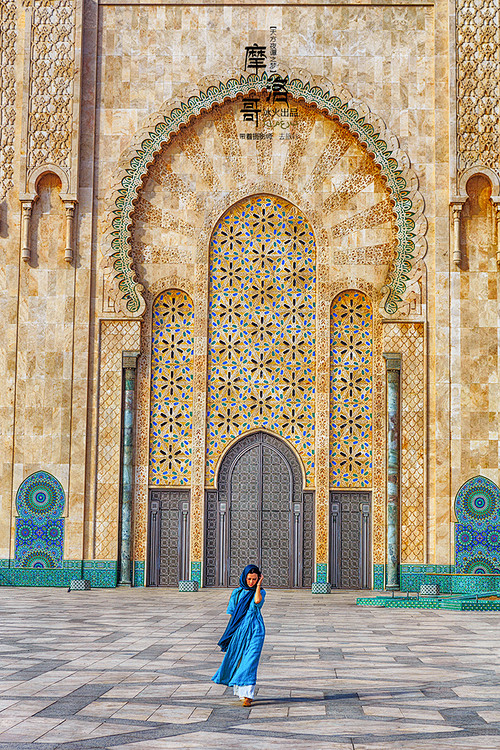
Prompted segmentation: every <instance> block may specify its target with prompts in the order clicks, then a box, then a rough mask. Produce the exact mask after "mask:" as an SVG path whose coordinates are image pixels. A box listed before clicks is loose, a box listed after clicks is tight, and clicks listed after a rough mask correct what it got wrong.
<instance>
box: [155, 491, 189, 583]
mask: <svg viewBox="0 0 500 750" xmlns="http://www.w3.org/2000/svg"><path fill="white" fill-rule="evenodd" d="M189 499H190V493H189V490H151V491H150V493H149V529H148V576H147V584H148V586H177V585H178V584H179V581H183V580H187V579H188V578H189V504H190V503H189Z"/></svg>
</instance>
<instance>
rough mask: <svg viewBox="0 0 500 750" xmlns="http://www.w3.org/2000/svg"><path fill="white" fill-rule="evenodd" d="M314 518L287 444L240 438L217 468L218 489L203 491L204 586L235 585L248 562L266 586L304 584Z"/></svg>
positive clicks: (266, 437) (267, 438)
mask: <svg viewBox="0 0 500 750" xmlns="http://www.w3.org/2000/svg"><path fill="white" fill-rule="evenodd" d="M288 454H290V455H288ZM294 461H295V464H294V463H293V462H294ZM312 514H313V497H312V494H311V493H303V492H302V488H301V475H300V469H299V467H298V465H296V459H295V457H294V456H293V453H292V451H291V450H290V449H289V448H288V447H287V446H286V444H283V442H282V441H280V440H279V439H278V438H274V437H273V436H270V435H268V434H267V433H254V434H252V435H249V436H247V437H246V438H243V439H242V440H241V441H240V443H239V444H237V445H236V446H234V447H233V449H231V451H230V452H228V454H227V456H226V457H225V459H224V462H223V464H222V465H221V469H220V472H219V491H218V492H217V491H213V492H212V491H209V492H208V493H207V524H206V566H205V569H206V578H205V581H206V585H209V586H213V585H215V586H237V585H238V581H239V577H240V574H241V571H242V570H243V568H244V567H245V566H246V565H248V564H249V563H255V564H256V565H259V567H261V569H262V571H263V573H264V575H265V585H266V586H268V587H277V588H290V587H296V586H302V585H308V583H309V581H308V580H307V582H306V583H304V581H305V578H307V579H308V578H309V568H312ZM304 523H306V525H307V526H308V531H307V533H306V534H305V533H304ZM309 548H310V549H309ZM304 557H305V558H306V567H307V573H306V575H305V576H304ZM309 558H311V561H310V559H309Z"/></svg>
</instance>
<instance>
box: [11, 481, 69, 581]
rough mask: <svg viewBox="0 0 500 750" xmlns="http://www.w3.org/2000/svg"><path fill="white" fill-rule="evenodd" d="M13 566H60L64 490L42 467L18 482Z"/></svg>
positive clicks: (62, 540) (62, 539)
mask: <svg viewBox="0 0 500 750" xmlns="http://www.w3.org/2000/svg"><path fill="white" fill-rule="evenodd" d="M16 507H17V512H18V516H19V517H18V518H16V539H15V566H16V567H18V568H61V567H62V558H63V543H64V519H62V518H60V515H61V514H62V512H63V510H64V490H63V488H62V485H61V484H60V482H58V480H57V479H56V478H55V477H53V476H52V475H51V474H49V473H48V472H46V471H37V472H35V473H34V474H31V475H30V476H29V477H27V478H26V479H25V480H24V481H23V482H22V483H21V485H20V487H19V489H18V491H17V496H16Z"/></svg>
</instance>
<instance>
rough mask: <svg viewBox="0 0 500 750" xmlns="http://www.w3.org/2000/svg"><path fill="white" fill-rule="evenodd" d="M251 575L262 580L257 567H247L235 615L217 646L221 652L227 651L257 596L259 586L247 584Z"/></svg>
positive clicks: (242, 575) (240, 587) (241, 579)
mask: <svg viewBox="0 0 500 750" xmlns="http://www.w3.org/2000/svg"><path fill="white" fill-rule="evenodd" d="M249 573H257V575H258V576H259V578H260V570H259V569H258V567H257V566H256V565H247V566H246V568H245V570H244V571H243V573H242V574H241V576H240V586H239V592H238V600H237V604H236V607H235V609H234V612H233V614H232V615H231V619H230V620H229V622H228V624H227V628H226V629H225V631H224V634H223V636H222V638H221V639H220V641H219V643H218V644H217V645H218V646H220V649H221V651H227V649H228V646H229V644H230V643H231V638H232V637H233V635H234V633H235V631H236V630H237V628H238V625H239V624H240V622H241V621H242V620H243V618H244V617H245V615H246V613H247V612H248V608H249V606H250V604H251V603H252V599H253V598H254V596H255V589H256V586H257V584H255V586H249V585H248V584H247V575H248V574H249Z"/></svg>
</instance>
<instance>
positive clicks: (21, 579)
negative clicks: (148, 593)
mask: <svg viewBox="0 0 500 750" xmlns="http://www.w3.org/2000/svg"><path fill="white" fill-rule="evenodd" d="M144 571H145V563H144V561H142V560H136V561H135V562H134V565H133V585H134V586H144ZM72 578H86V579H87V580H89V581H90V585H91V586H92V587H93V588H114V587H115V586H116V585H117V583H118V561H117V560H64V561H63V564H62V568H17V567H15V561H14V560H0V586H61V587H66V586H69V583H70V581H71V579H72Z"/></svg>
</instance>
